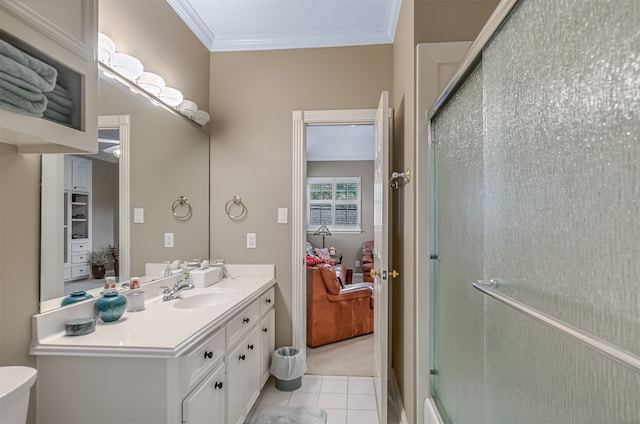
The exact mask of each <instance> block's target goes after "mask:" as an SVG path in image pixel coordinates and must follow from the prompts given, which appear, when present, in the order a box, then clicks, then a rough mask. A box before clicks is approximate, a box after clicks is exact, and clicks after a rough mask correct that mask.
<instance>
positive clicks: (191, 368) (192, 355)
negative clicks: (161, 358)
mask: <svg viewBox="0 0 640 424" xmlns="http://www.w3.org/2000/svg"><path fill="white" fill-rule="evenodd" d="M224 341H225V329H224V327H223V328H221V329H219V330H218V331H216V332H215V333H213V335H211V336H210V337H208V338H207V339H205V340H203V341H202V342H200V343H199V344H198V345H197V346H195V347H194V348H193V349H191V350H190V351H189V352H187V353H186V354H184V355H183V357H182V360H183V365H184V369H185V373H184V376H185V378H186V379H187V381H186V383H187V386H188V387H189V388H191V387H193V386H194V385H195V384H196V383H198V381H199V380H200V379H201V378H202V377H203V376H204V375H205V374H206V373H207V372H209V370H210V369H211V368H213V366H214V365H215V364H216V363H218V361H219V360H220V359H221V358H222V357H223V356H224V352H225V344H224Z"/></svg>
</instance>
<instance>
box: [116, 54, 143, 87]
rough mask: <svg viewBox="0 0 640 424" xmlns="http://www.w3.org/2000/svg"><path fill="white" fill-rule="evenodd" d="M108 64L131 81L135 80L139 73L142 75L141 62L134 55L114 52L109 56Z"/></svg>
mask: <svg viewBox="0 0 640 424" xmlns="http://www.w3.org/2000/svg"><path fill="white" fill-rule="evenodd" d="M110 66H111V67H112V68H113V70H114V71H116V72H117V73H119V74H120V75H122V76H123V77H125V78H126V79H128V80H131V81H136V80H137V79H138V78H139V77H140V75H142V71H143V70H144V66H142V62H140V61H139V60H138V59H136V58H135V57H133V56H130V55H128V54H124V53H116V54H114V55H113V56H112V57H111V65H110Z"/></svg>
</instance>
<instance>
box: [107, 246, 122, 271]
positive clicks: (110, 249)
mask: <svg viewBox="0 0 640 424" xmlns="http://www.w3.org/2000/svg"><path fill="white" fill-rule="evenodd" d="M107 256H108V257H109V261H110V262H112V263H113V273H114V274H115V276H116V277H118V276H119V275H120V252H119V250H118V246H112V245H110V244H107Z"/></svg>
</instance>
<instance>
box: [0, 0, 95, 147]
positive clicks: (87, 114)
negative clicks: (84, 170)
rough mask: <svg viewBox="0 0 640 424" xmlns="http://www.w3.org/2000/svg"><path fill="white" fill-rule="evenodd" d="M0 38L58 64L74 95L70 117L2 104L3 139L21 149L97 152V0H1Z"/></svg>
mask: <svg viewBox="0 0 640 424" xmlns="http://www.w3.org/2000/svg"><path fill="white" fill-rule="evenodd" d="M0 22H2V34H1V38H2V39H3V40H4V41H6V42H8V43H9V44H11V45H13V46H14V47H16V48H18V49H20V50H22V51H23V52H25V53H27V54H29V55H30V56H32V57H35V58H36V59H39V60H41V61H43V62H45V63H47V64H49V65H51V66H53V67H54V68H55V69H56V70H57V83H58V84H59V85H60V86H62V87H64V88H65V89H67V91H68V92H69V95H70V98H71V100H72V101H73V106H72V108H71V109H72V111H71V113H70V115H69V118H68V119H69V122H68V123H65V124H61V123H58V122H55V121H53V120H48V119H44V118H39V117H34V116H27V115H24V114H20V113H16V112H13V111H9V110H5V109H1V108H0V141H1V142H3V143H9V144H15V145H17V150H18V153H73V152H95V151H96V150H97V147H98V137H97V135H98V125H97V95H98V62H97V59H96V57H97V55H96V46H97V37H98V0H56V1H36V0H22V1H7V0H0Z"/></svg>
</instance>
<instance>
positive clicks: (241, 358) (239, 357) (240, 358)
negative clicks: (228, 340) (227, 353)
mask: <svg viewBox="0 0 640 424" xmlns="http://www.w3.org/2000/svg"><path fill="white" fill-rule="evenodd" d="M245 358H246V356H244V354H242V355H240V356H238V359H239V360H240V361H244V360H245Z"/></svg>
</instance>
